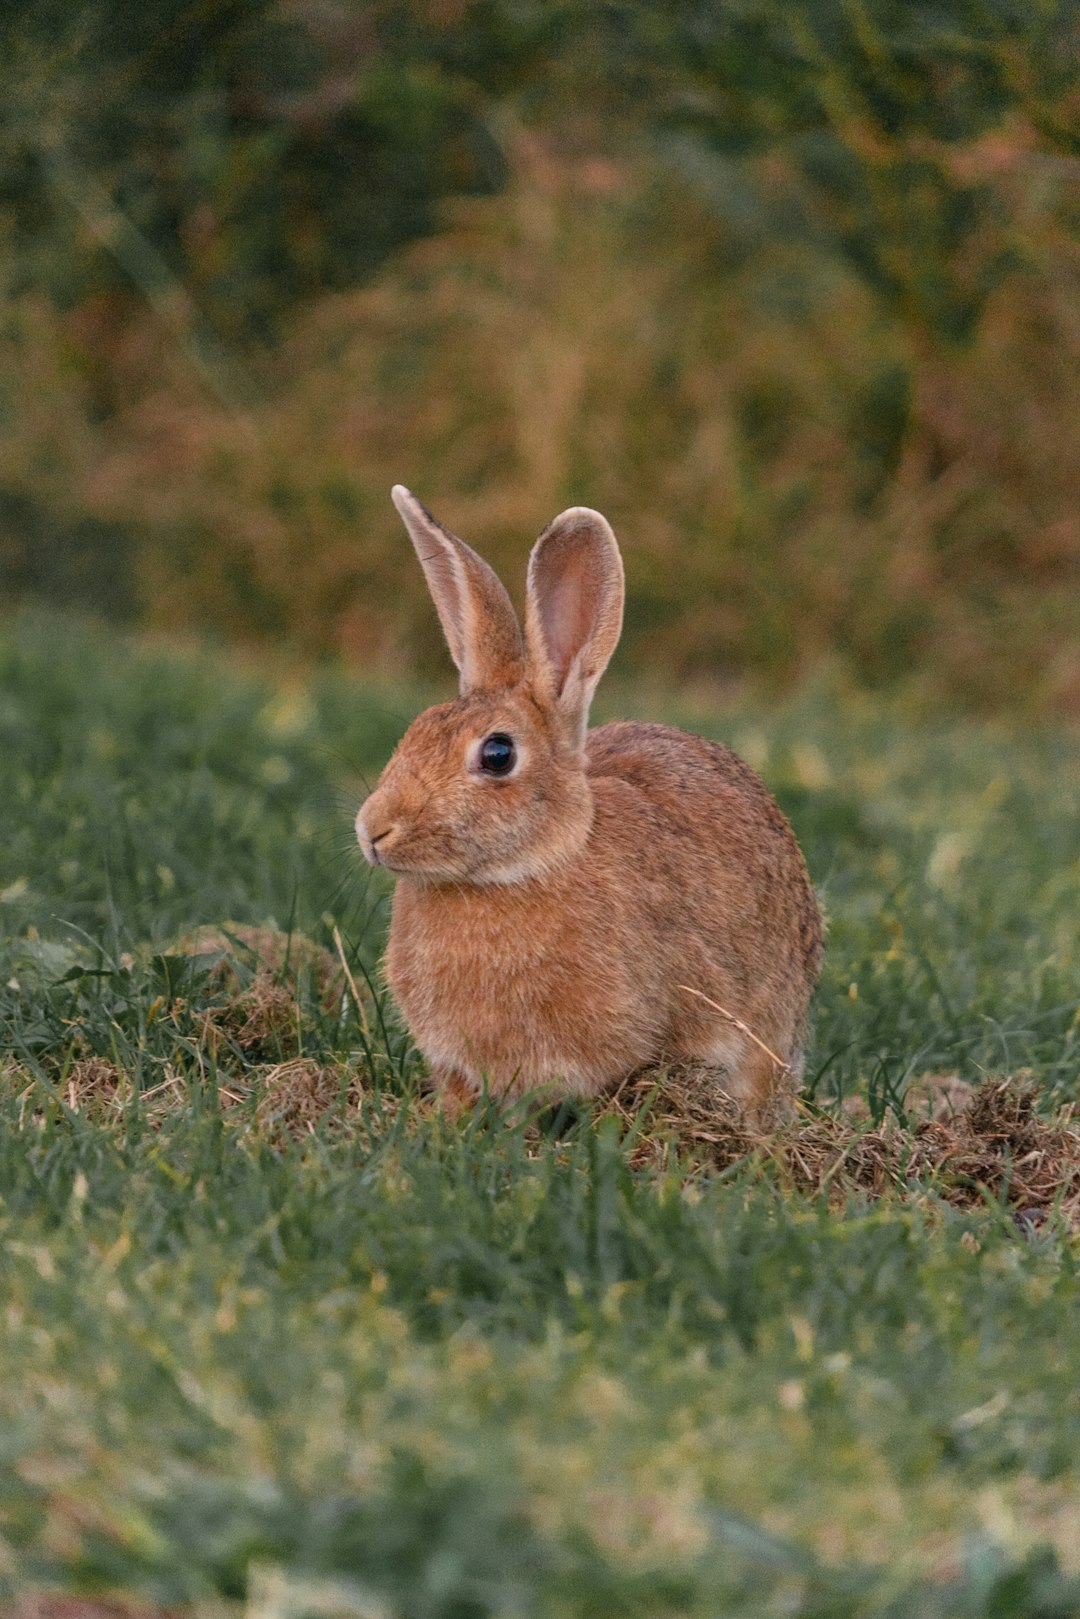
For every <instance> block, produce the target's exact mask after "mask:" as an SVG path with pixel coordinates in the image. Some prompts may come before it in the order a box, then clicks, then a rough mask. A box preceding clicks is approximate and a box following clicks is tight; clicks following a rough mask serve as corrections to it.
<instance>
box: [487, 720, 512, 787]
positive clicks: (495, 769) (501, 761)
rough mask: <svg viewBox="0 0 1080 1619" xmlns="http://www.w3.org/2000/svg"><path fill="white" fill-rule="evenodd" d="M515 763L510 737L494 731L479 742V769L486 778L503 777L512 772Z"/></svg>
mask: <svg viewBox="0 0 1080 1619" xmlns="http://www.w3.org/2000/svg"><path fill="white" fill-rule="evenodd" d="M516 761H517V749H516V748H515V746H514V739H513V737H512V736H506V735H505V733H504V732H502V731H496V732H494V734H493V735H492V736H486V737H485V738H484V740H483V741H482V742H481V744H480V769H481V770H482V771H483V772H484V774H485V775H486V776H505V775H506V774H507V773H508V772H509V771H511V770H513V768H514V765H515V763H516Z"/></svg>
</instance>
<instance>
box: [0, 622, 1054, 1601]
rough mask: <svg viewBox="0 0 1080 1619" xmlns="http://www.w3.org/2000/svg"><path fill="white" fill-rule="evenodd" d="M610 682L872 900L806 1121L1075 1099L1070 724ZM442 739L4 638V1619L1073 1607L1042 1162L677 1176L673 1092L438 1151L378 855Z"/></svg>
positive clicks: (823, 1044) (83, 652) (199, 671)
mask: <svg viewBox="0 0 1080 1619" xmlns="http://www.w3.org/2000/svg"><path fill="white" fill-rule="evenodd" d="M611 701H612V704H613V711H614V707H615V706H617V707H620V708H621V709H622V711H623V712H630V711H631V710H632V709H633V708H634V707H635V706H637V707H638V708H639V709H640V711H643V712H644V711H647V712H649V713H651V714H653V715H654V716H655V715H659V716H661V717H677V716H679V717H682V718H683V719H684V720H686V721H687V722H688V723H693V724H696V725H698V726H699V727H700V728H701V729H703V730H709V731H711V732H712V733H713V734H717V735H723V736H724V737H726V738H727V739H729V740H731V741H733V742H734V743H735V744H736V745H737V746H739V747H741V749H742V750H743V752H744V753H745V754H746V755H747V756H748V757H749V758H750V760H751V762H752V763H754V764H755V765H756V766H758V767H759V768H761V769H762V770H763V772H764V773H765V775H766V777H767V779H768V780H769V781H770V783H771V784H772V785H773V786H774V788H775V789H776V791H777V793H778V795H779V796H780V798H781V801H782V802H783V804H784V806H785V807H786V809H787V810H788V812H789V813H790V815H791V816H792V818H793V820H794V823H795V825H796V829H797V831H798V832H799V835H800V837H801V839H802V841H803V844H804V847H805V849H806V851H807V855H808V859H809V863H810V866H811V870H812V873H813V875H814V878H815V880H816V882H817V883H818V884H819V887H820V890H821V892H822V895H823V899H824V902H825V904H826V907H827V909H828V912H829V917H830V942H829V950H828V963H827V967H826V973H825V977H824V980H823V984H822V988H821V991H820V994H819V997H818V1003H817V1009H816V1019H815V1030H814V1040H813V1047H812V1052H811V1061H810V1066H809V1074H810V1079H811V1091H812V1095H813V1099H814V1105H815V1107H816V1108H817V1109H819V1112H818V1113H817V1114H811V1115H809V1116H808V1118H807V1120H806V1121H804V1128H806V1129H809V1128H810V1127H811V1126H813V1127H814V1128H819V1129H823V1130H824V1129H840V1128H841V1126H842V1124H843V1120H844V1119H845V1118H848V1117H849V1115H850V1114H851V1112H852V1110H853V1108H855V1107H856V1106H858V1107H860V1108H861V1109H862V1112H863V1113H864V1114H865V1121H864V1123H862V1124H858V1123H857V1124H856V1126H855V1128H854V1136H855V1137H856V1138H857V1137H859V1135H860V1132H863V1133H865V1134H866V1135H867V1136H869V1135H870V1134H872V1133H874V1132H877V1133H878V1134H879V1135H882V1136H889V1139H890V1140H899V1141H901V1142H904V1141H907V1140H910V1141H912V1142H915V1141H917V1140H918V1139H921V1138H920V1137H919V1135H918V1128H919V1127H918V1125H917V1123H916V1117H915V1116H916V1111H917V1105H916V1103H915V1102H914V1101H913V1097H914V1096H915V1094H916V1090H917V1087H916V1086H915V1083H914V1082H915V1081H916V1079H918V1078H920V1076H924V1075H928V1074H929V1075H936V1076H944V1075H950V1076H955V1078H954V1081H953V1083H954V1085H962V1084H963V1083H965V1082H967V1083H974V1082H977V1081H978V1080H980V1079H981V1078H983V1077H984V1076H987V1075H1000V1074H1005V1073H1009V1074H1018V1073H1021V1072H1022V1071H1026V1072H1027V1074H1028V1076H1029V1081H1030V1083H1031V1084H1037V1086H1038V1087H1039V1103H1038V1106H1039V1108H1040V1110H1041V1111H1042V1112H1043V1113H1044V1114H1045V1115H1046V1117H1047V1118H1048V1119H1050V1118H1051V1117H1052V1115H1054V1114H1055V1112H1056V1111H1057V1110H1059V1109H1060V1108H1062V1107H1067V1106H1068V1104H1070V1103H1071V1102H1073V1101H1074V1100H1075V1099H1076V1094H1077V1084H1078V1079H1080V1061H1078V1047H1080V1026H1078V1020H1077V999H1078V997H1077V977H1078V964H1077V936H1076V923H1075V918H1076V915H1077V907H1078V901H1080V861H1078V858H1077V846H1076V837H1075V804H1076V790H1077V784H1078V775H1080V746H1078V743H1077V739H1076V737H1075V735H1073V734H1071V733H1069V732H1067V731H1064V730H1061V729H1057V730H1051V729H1047V730H1046V731H1044V732H1037V731H1033V730H1032V729H1031V727H1030V726H1021V725H1017V726H1015V727H1011V728H1010V727H1009V726H1007V725H1006V724H1005V723H1004V722H999V723H998V724H997V725H995V726H992V727H991V726H988V725H985V724H975V723H973V722H969V721H966V720H961V719H956V720H951V719H948V718H943V717H940V716H939V717H937V718H936V719H932V718H928V717H927V716H926V715H925V714H923V715H918V714H916V713H914V712H910V713H909V712H906V711H905V709H904V707H903V704H902V703H901V702H900V700H898V699H890V700H888V701H885V700H872V699H870V698H866V697H859V696H856V695H853V694H850V693H848V694H844V693H840V692H838V691H835V690H828V689H825V688H821V689H818V690H809V691H807V692H805V693H804V694H803V695H802V696H801V697H800V698H798V699H797V700H794V701H793V702H792V703H791V704H790V705H788V706H787V707H786V708H783V709H779V710H771V711H765V710H763V709H754V708H753V707H752V706H751V705H750V704H749V703H746V704H743V705H742V706H740V707H738V708H736V709H726V710H724V711H716V710H711V711H710V710H708V709H706V708H704V707H699V708H695V707H694V706H693V705H692V704H690V703H688V702H683V703H681V704H680V705H677V708H676V707H671V706H670V704H665V702H664V701H662V700H660V699H650V700H648V701H646V700H645V698H644V697H643V696H642V695H641V694H637V696H636V697H635V698H634V699H633V701H631V699H630V697H629V696H627V697H626V698H625V699H624V700H622V701H619V702H616V699H614V698H613V699H611ZM414 707H415V704H414V702H413V700H412V697H411V695H410V694H408V693H404V694H402V693H393V692H390V691H387V690H380V689H379V688H376V687H371V686H359V685H355V684H349V683H347V682H345V681H344V680H343V679H340V678H338V677H337V676H334V675H332V674H330V673H325V674H322V675H316V676H315V677H313V678H312V679H310V680H308V681H303V682H302V681H300V680H298V679H295V678H286V677H284V676H281V677H272V676H271V675H268V674H266V673H265V672H259V671H258V670H250V669H244V668H242V667H238V666H236V664H235V663H233V662H229V661H227V660H225V659H224V658H221V657H211V656H210V655H209V654H203V655H201V656H200V657H197V658H196V657H194V656H191V655H181V654H178V653H172V654H165V653H162V652H159V651H154V650H152V649H151V650H148V649H146V648H139V647H136V646H129V645H124V644H121V643H118V642H117V641H116V639H115V637H112V636H110V637H108V638H106V637H105V636H103V635H102V634H101V633H100V632H95V631H93V630H92V629H89V628H86V627H80V626H79V625H77V624H72V623H70V622H67V621H63V620H54V621H50V620H42V619H36V620H27V621H23V622H14V623H9V624H8V625H7V626H6V627H5V628H4V630H3V633H2V636H0V918H2V921H0V939H2V945H0V950H2V955H3V960H2V961H0V1008H2V1010H0V1017H2V1020H3V1022H2V1028H3V1044H2V1048H0V1049H2V1053H3V1055H2V1056H0V1121H2V1122H0V1260H2V1264H3V1277H4V1281H3V1289H2V1294H0V1598H2V1600H3V1602H5V1603H7V1605H8V1608H9V1609H13V1611H15V1612H20V1613H30V1612H32V1611H33V1609H32V1606H31V1603H32V1599H33V1593H34V1592H40V1591H49V1590H51V1591H55V1592H59V1591H63V1592H66V1593H68V1594H69V1596H72V1597H74V1596H76V1595H78V1596H79V1597H81V1598H82V1599H84V1600H85V1601H87V1602H91V1603H97V1604H99V1605H104V1606H106V1607H107V1606H108V1604H109V1603H110V1602H116V1601H119V1600H120V1597H121V1596H122V1597H123V1599H124V1601H125V1602H126V1603H127V1604H128V1608H129V1609H131V1610H132V1611H135V1612H142V1611H144V1610H147V1611H152V1612H157V1611H159V1610H161V1609H168V1610H170V1611H173V1610H179V1611H182V1612H191V1613H196V1614H206V1615H215V1616H216V1615H225V1614H230V1613H234V1612H239V1611H241V1610H245V1611H246V1612H248V1613H251V1614H253V1615H260V1616H261V1615H266V1616H271V1615H272V1616H274V1619H286V1616H288V1619H306V1616H308V1615H311V1616H321V1615H327V1616H338V1615H348V1616H357V1619H371V1616H376V1615H377V1616H380V1619H391V1616H393V1619H396V1616H399V1615H400V1616H402V1619H487V1616H491V1619H495V1616H498V1619H510V1616H514V1619H517V1616H530V1619H531V1616H533V1615H536V1616H544V1619H546V1616H549V1615H550V1616H560V1619H561V1616H575V1619H577V1616H583V1619H584V1616H596V1619H601V1616H602V1619H607V1616H609V1615H611V1614H615V1613H618V1614H620V1615H640V1616H642V1619H658V1616H662V1615H670V1616H672V1619H674V1616H679V1619H699V1616H700V1619H705V1616H706V1615H708V1616H710V1619H711V1616H712V1615H715V1614H718V1613H723V1614H732V1615H744V1614H745V1615H747V1616H751V1615H752V1616H754V1619H761V1616H768V1615H773V1614H776V1615H781V1614H783V1615H798V1616H799V1619H810V1616H814V1619H826V1616H829V1619H841V1616H848V1615H850V1616H863V1615H866V1616H871V1615H873V1616H878V1615H881V1616H886V1615H888V1616H892V1619H954V1616H957V1619H961V1616H963V1619H966V1616H969V1615H970V1616H972V1619H976V1616H978V1619H991V1616H993V1619H1009V1616H1015V1619H1035V1616H1041V1619H1051V1616H1055V1619H1057V1616H1062V1619H1063V1616H1066V1615H1071V1614H1073V1613H1077V1612H1080V1474H1078V1466H1077V1456H1078V1455H1080V1402H1078V1400H1077V1395H1076V1390H1077V1389H1078V1388H1080V1333H1078V1332H1077V1314H1078V1306H1080V1275H1078V1267H1077V1257H1078V1256H1077V1248H1076V1240H1075V1237H1074V1236H1073V1235H1072V1233H1071V1230H1070V1225H1069V1221H1068V1220H1067V1218H1066V1214H1065V1211H1064V1209H1061V1210H1059V1211H1055V1210H1054V1208H1053V1207H1052V1206H1049V1207H1048V1208H1047V1209H1044V1210H1042V1211H1041V1217H1040V1219H1039V1220H1038V1221H1037V1222H1032V1221H1030V1220H1025V1219H1023V1218H1019V1217H1018V1213H1017V1209H1016V1207H1015V1204H1014V1203H1013V1202H1011V1201H1010V1196H1009V1186H1010V1172H1011V1171H1010V1164H1009V1162H1008V1156H1009V1151H1010V1150H1011V1149H1010V1145H1009V1143H1010V1140H1011V1139H1012V1138H1010V1137H1009V1136H1008V1134H1007V1132H1003V1131H1002V1130H1001V1129H999V1128H998V1125H996V1124H994V1123H993V1122H991V1126H989V1127H988V1135H987V1139H989V1138H990V1136H993V1137H994V1139H995V1140H996V1141H997V1142H998V1143H999V1146H1001V1144H1002V1143H1004V1145H1003V1146H1002V1147H1001V1151H1000V1153H999V1165H998V1167H999V1173H998V1174H997V1176H996V1178H995V1177H992V1176H987V1177H986V1179H985V1180H984V1181H983V1180H981V1179H980V1176H979V1175H974V1176H969V1180H970V1183H971V1184H970V1186H969V1188H968V1191H969V1195H967V1196H965V1197H964V1198H963V1199H959V1200H958V1199H957V1198H956V1197H955V1196H953V1195H952V1194H953V1193H954V1191H955V1175H954V1174H953V1173H952V1172H951V1171H949V1170H948V1169H946V1171H944V1172H943V1176H944V1178H943V1177H942V1176H937V1177H935V1173H933V1172H927V1173H924V1174H917V1173H916V1170H917V1166H916V1165H913V1164H910V1163H908V1164H907V1167H906V1168H905V1167H904V1162H905V1161H904V1158H903V1153H902V1152H901V1153H900V1155H899V1159H898V1162H899V1163H900V1168H899V1169H898V1170H897V1172H896V1175H895V1177H894V1179H893V1180H891V1181H890V1182H889V1187H887V1188H886V1189H885V1192H884V1195H882V1196H877V1197H870V1196H868V1195H864V1194H860V1192H859V1191H858V1188H857V1185H856V1184H855V1180H854V1179H853V1178H843V1177H841V1176H839V1175H838V1174H833V1175H832V1177H831V1179H830V1180H829V1181H828V1183H827V1184H823V1178H822V1177H819V1179H818V1180H817V1181H816V1182H814V1181H813V1180H812V1179H811V1180H809V1181H804V1182H800V1181H799V1179H798V1177H797V1176H793V1175H792V1174H790V1173H786V1172H785V1169H784V1163H785V1160H784V1155H783V1153H782V1152H781V1151H779V1150H777V1152H776V1153H775V1155H774V1156H773V1157H772V1158H771V1159H770V1157H769V1154H768V1152H767V1151H766V1150H764V1149H762V1148H760V1146H759V1150H757V1151H756V1152H751V1153H750V1155H749V1156H745V1155H740V1154H738V1153H735V1154H733V1155H731V1156H730V1158H729V1159H727V1160H726V1161H725V1162H724V1163H723V1165H722V1166H721V1167H717V1164H718V1160H714V1163H713V1165H712V1166H710V1165H708V1164H706V1163H705V1161H704V1159H703V1158H702V1156H701V1155H700V1154H697V1155H695V1153H694V1152H693V1150H691V1147H692V1144H691V1146H687V1144H686V1143H685V1142H683V1143H681V1145H682V1146H683V1147H684V1148H685V1151H684V1152H683V1153H682V1155H680V1151H679V1148H680V1140H679V1138H678V1132H677V1130H675V1131H674V1133H673V1134H672V1135H671V1136H670V1140H669V1145H668V1147H667V1148H666V1149H664V1150H657V1151H650V1152H643V1151H642V1146H643V1143H646V1142H647V1143H648V1144H650V1145H655V1144H657V1143H660V1145H661V1147H662V1146H663V1141H664V1139H665V1132H667V1131H668V1130H669V1126H670V1119H669V1121H668V1123H667V1124H665V1122H664V1119H665V1109H664V1106H661V1105H659V1104H658V1102H657V1099H656V1098H652V1100H651V1103H650V1104H649V1105H650V1106H651V1108H652V1111H651V1113H647V1114H646V1115H645V1116H644V1117H642V1116H641V1115H639V1116H638V1122H637V1135H636V1136H635V1135H633V1134H632V1133H631V1134H630V1135H629V1136H628V1135H627V1132H626V1125H625V1123H624V1121H623V1120H621V1119H620V1118H619V1117H618V1116H616V1114H615V1113H614V1111H613V1110H611V1109H608V1110H607V1112H604V1111H602V1110H601V1111H598V1113H597V1115H596V1116H594V1117H585V1118H581V1119H578V1120H571V1121H566V1120H564V1121H563V1125H564V1128H563V1129H562V1133H556V1132H555V1130H554V1129H550V1130H547V1131H545V1130H544V1129H538V1128H537V1126H536V1124H535V1123H534V1122H532V1121H530V1120H528V1119H525V1118H516V1119H515V1118H511V1119H501V1118H498V1117H496V1116H493V1115H491V1114H490V1113H486V1112H484V1111H483V1110H481V1111H480V1112H479V1113H477V1114H476V1115H474V1116H473V1117H472V1118H470V1119H468V1120H467V1121H465V1122H464V1123H461V1124H457V1125H449V1124H447V1123H445V1122H444V1121H442V1120H441V1119H440V1118H439V1116H438V1115H437V1114H436V1113H435V1112H434V1111H433V1110H432V1109H431V1108H430V1106H429V1105H428V1103H427V1102H426V1100H425V1099H424V1097H423V1095H422V1094H421V1091H420V1089H419V1086H418V1079H419V1075H418V1067H417V1062H416V1058H415V1054H414V1053H413V1052H412V1051H411V1049H410V1047H409V1043H408V1039H407V1036H406V1034H405V1033H404V1031H403V1030H402V1029H401V1028H400V1026H399V1025H398V1024H397V1023H396V1022H395V1021H394V1018H393V1015H392V1009H391V1008H390V1007H389V1006H387V1005H386V1004H385V1001H384V998H383V996H382V994H381V992H380V991H379V987H378V980H377V977H376V964H377V960H378V953H379V949H380V942H381V938H382V934H383V930H384V926H385V907H386V900H387V897H388V896H387V892H386V890H385V889H383V888H382V887H381V886H379V885H378V884H377V883H376V882H375V881H373V880H372V879H371V878H369V876H368V874H367V872H366V869H365V868H364V867H363V866H362V864H361V863H360V862H359V860H358V857H357V855H356V852H355V850H354V849H352V847H351V834H350V811H351V809H352V808H353V807H354V804H355V799H356V795H357V794H358V793H359V792H360V791H361V790H362V789H361V787H360V780H361V776H362V775H363V773H365V772H366V773H370V772H372V771H373V770H375V769H377V767H378V765H379V763H380V762H381V760H382V758H384V757H385V755H386V753H387V752H388V751H389V748H390V747H391V745H392V743H393V741H394V739H395V738H396V736H397V735H398V734H399V732H400V729H401V728H402V726H403V724H404V722H405V721H406V720H407V718H408V716H409V714H410V712H411V711H412V710H413V708H414ZM668 708H670V712H666V710H667V709H668ZM197 929H203V930H212V931H209V932H208V931H203V932H201V933H196V932H195V930H197ZM335 929H336V930H337V933H338V936H339V937H340V939H341V942H342V951H343V954H344V956H345V959H346V961H347V963H348V967H349V971H350V972H351V974H352V976H353V980H354V982H355V985H356V989H357V997H356V999H354V997H353V995H352V992H351V990H349V988H348V985H347V983H346V984H343V982H342V980H343V978H344V973H343V972H342V971H341V963H340V958H339V956H338V950H337V945H336V942H335ZM984 1094H985V1093H984ZM661 1100H662V1099H661ZM921 1105H922V1104H918V1106H921ZM907 1115H910V1117H907V1121H906V1125H905V1122H904V1120H905V1116H907ZM830 1121H831V1122H830ZM890 1121H891V1122H890ZM907 1126H911V1128H908V1127H907ZM956 1128H957V1129H958V1130H959V1128H960V1127H959V1126H956ZM1047 1128H1050V1126H1049V1125H1048V1126H1047ZM995 1131H996V1135H995V1133H994V1132H995ZM890 1132H891V1134H890ZM1070 1139H1074V1138H1070ZM954 1168H955V1166H954ZM1021 1169H1022V1165H1020V1164H1017V1165H1016V1166H1015V1172H1016V1174H1017V1175H1019V1174H1020V1172H1021ZM890 1188H891V1189H890ZM1021 1212H1022V1211H1021ZM125 1611H127V1610H125Z"/></svg>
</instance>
